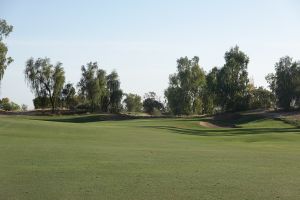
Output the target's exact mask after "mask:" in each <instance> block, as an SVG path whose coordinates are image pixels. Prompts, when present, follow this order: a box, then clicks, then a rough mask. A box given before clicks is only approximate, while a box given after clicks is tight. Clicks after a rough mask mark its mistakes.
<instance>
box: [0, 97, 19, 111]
mask: <svg viewBox="0 0 300 200" xmlns="http://www.w3.org/2000/svg"><path fill="white" fill-rule="evenodd" d="M0 109H2V110H5V111H17V110H20V106H19V105H18V104H16V103H15V102H12V101H10V100H9V98H2V99H0Z"/></svg>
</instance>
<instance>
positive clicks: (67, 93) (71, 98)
mask: <svg viewBox="0 0 300 200" xmlns="http://www.w3.org/2000/svg"><path fill="white" fill-rule="evenodd" d="M75 95H76V90H75V88H74V86H73V84H71V83H68V84H66V85H65V86H64V88H63V89H62V92H61V98H62V103H63V106H66V107H67V108H69V109H72V108H74V107H75V106H76V105H77V100H76V96H75Z"/></svg>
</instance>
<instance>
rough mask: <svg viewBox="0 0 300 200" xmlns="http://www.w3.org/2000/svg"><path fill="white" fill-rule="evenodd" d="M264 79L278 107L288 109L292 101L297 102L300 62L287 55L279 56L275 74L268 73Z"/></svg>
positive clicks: (299, 84)
mask: <svg viewBox="0 0 300 200" xmlns="http://www.w3.org/2000/svg"><path fill="white" fill-rule="evenodd" d="M266 79H267V81H268V83H269V87H270V89H271V90H272V91H273V92H274V94H275V95H276V98H277V103H278V106H279V107H280V108H283V109H285V110H290V109H291V107H292V104H293V102H299V98H300V92H299V91H300V62H295V61H293V59H292V58H291V57H289V56H286V57H283V58H280V60H279V62H277V63H276V64H275V74H269V75H268V76H267V77H266Z"/></svg>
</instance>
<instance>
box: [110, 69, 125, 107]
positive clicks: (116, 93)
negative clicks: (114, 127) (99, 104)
mask: <svg viewBox="0 0 300 200" xmlns="http://www.w3.org/2000/svg"><path fill="white" fill-rule="evenodd" d="M107 89H108V96H109V111H110V112H111V113H118V112H120V111H121V108H122V105H121V100H122V96H123V91H122V90H121V89H120V80H119V76H118V74H117V72H116V71H113V72H111V73H110V74H109V75H108V76H107Z"/></svg>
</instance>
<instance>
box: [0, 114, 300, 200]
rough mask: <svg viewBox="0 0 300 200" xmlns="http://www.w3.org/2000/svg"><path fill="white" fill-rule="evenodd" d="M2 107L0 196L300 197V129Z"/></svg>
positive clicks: (264, 122)
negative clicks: (17, 111) (35, 113)
mask: <svg viewBox="0 0 300 200" xmlns="http://www.w3.org/2000/svg"><path fill="white" fill-rule="evenodd" d="M100 119H101V116H100V115H87V116H68V117H26V116H23V117H18V116H0V161H1V162H0V199H30V200H35V199H51V200H53V199H64V200H65V199H72V200H73V199H75V200H76V199H130V200H131V199H211V200H216V199H230V200H241V199H245V200H246V199H248V200H254V199H264V200H273V199H289V200H293V199H295V200H298V199H300V170H299V169H300V130H299V129H298V128H296V127H293V126H292V125H289V124H286V123H284V122H282V121H280V120H273V119H257V120H248V121H247V122H243V123H240V124H239V126H240V128H215V129H214V128H204V127H201V126H200V125H199V120H202V119H199V118H186V119H184V118H182V119H181V118H179V119H175V118H174V119H137V120H117V121H98V120H100Z"/></svg>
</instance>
